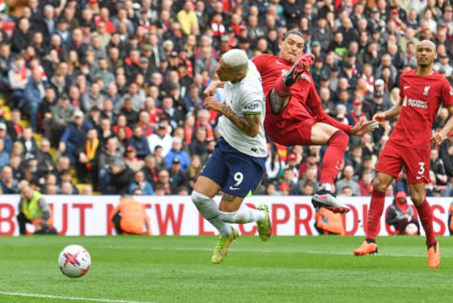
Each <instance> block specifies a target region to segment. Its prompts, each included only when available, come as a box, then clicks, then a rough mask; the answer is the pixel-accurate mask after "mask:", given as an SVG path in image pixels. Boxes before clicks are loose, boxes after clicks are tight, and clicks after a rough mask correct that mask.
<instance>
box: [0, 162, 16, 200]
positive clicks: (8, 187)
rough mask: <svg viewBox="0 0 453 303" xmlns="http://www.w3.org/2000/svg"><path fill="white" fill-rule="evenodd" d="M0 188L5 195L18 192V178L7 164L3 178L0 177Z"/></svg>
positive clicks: (3, 171) (3, 170)
mask: <svg viewBox="0 0 453 303" xmlns="http://www.w3.org/2000/svg"><path fill="white" fill-rule="evenodd" d="M0 188H1V190H2V193H3V194H5V195H12V194H18V193H19V188H18V180H16V179H15V178H14V175H13V169H12V167H11V166H9V165H7V166H4V167H3V168H2V178H1V179H0Z"/></svg>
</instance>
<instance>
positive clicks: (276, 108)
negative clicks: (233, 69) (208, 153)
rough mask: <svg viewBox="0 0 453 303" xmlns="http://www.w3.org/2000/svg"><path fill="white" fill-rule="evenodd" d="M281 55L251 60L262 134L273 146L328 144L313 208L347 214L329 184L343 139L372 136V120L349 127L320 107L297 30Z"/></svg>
mask: <svg viewBox="0 0 453 303" xmlns="http://www.w3.org/2000/svg"><path fill="white" fill-rule="evenodd" d="M279 47H280V55H279V56H278V57H277V56H272V55H260V56H257V57H255V58H253V59H252V60H253V62H254V63H255V65H256V67H257V69H258V71H259V72H260V74H261V78H262V83H263V89H264V94H265V95H266V98H267V101H266V119H265V121H264V127H265V130H266V134H267V135H268V136H269V137H270V138H271V139H272V140H273V141H274V142H276V143H278V144H281V145H285V146H293V145H328V147H327V150H326V153H325V155H324V159H323V163H322V171H321V180H320V181H321V186H320V188H319V190H318V191H317V192H316V194H315V195H314V196H313V199H312V203H313V205H314V206H315V207H324V208H327V209H330V210H331V211H333V212H335V213H346V212H348V211H349V207H348V206H347V205H346V204H344V203H343V202H341V201H339V200H338V199H337V198H336V197H335V195H334V194H333V193H332V184H333V182H334V180H335V178H336V176H337V174H338V171H339V169H340V168H341V166H342V163H343V156H344V152H345V151H346V148H347V146H348V142H349V137H348V135H352V136H354V135H362V134H364V133H365V132H369V131H372V129H370V128H369V127H368V128H367V126H369V125H370V124H371V123H372V122H373V121H368V122H365V121H364V120H360V121H359V122H358V123H357V124H356V125H355V126H354V127H352V126H350V125H346V124H344V123H341V122H338V121H337V120H335V119H333V118H331V117H330V116H329V115H327V114H326V113H325V112H324V110H323V109H322V106H321V99H320V98H319V96H318V93H317V92H316V88H315V85H314V83H313V79H312V77H311V75H310V74H309V72H308V70H309V68H310V66H311V65H312V63H313V61H314V56H313V55H311V54H308V55H303V50H304V47H305V39H304V36H303V35H302V33H301V32H300V31H297V30H290V31H288V32H286V33H285V34H284V35H283V38H282V41H280V45H279Z"/></svg>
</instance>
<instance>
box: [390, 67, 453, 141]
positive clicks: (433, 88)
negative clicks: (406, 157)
mask: <svg viewBox="0 0 453 303" xmlns="http://www.w3.org/2000/svg"><path fill="white" fill-rule="evenodd" d="M400 97H401V99H402V100H403V104H402V107H401V112H400V116H399V119H398V122H397V123H396V126H395V129H394V130H393V132H392V135H391V136H390V139H389V141H390V142H393V143H395V144H397V145H402V146H406V147H411V148H418V149H430V148H431V136H432V128H433V122H434V119H435V118H436V115H437V112H438V110H439V107H440V105H441V104H442V105H443V106H444V107H450V106H453V90H452V88H451V86H450V83H449V82H448V80H447V79H445V78H444V77H443V76H442V75H441V74H439V73H438V72H434V73H433V74H432V75H429V76H419V75H417V73H416V70H411V71H409V72H406V73H404V74H402V75H401V77H400Z"/></svg>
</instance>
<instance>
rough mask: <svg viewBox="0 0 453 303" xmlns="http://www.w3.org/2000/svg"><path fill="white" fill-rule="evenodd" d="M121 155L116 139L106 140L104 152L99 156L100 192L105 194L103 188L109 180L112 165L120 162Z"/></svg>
mask: <svg viewBox="0 0 453 303" xmlns="http://www.w3.org/2000/svg"><path fill="white" fill-rule="evenodd" d="M122 158H123V157H122V154H121V153H120V152H119V151H118V143H117V139H116V137H110V138H108V139H107V142H106V145H105V150H104V151H103V152H102V154H101V155H100V156H99V179H100V187H101V191H102V192H105V188H106V186H107V184H108V183H109V180H110V175H111V171H112V165H113V163H114V162H115V161H116V162H120V161H121V160H122Z"/></svg>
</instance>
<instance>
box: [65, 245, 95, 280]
mask: <svg viewBox="0 0 453 303" xmlns="http://www.w3.org/2000/svg"><path fill="white" fill-rule="evenodd" d="M58 265H59V266H60V271H61V272H62V273H63V274H64V275H65V276H68V277H70V278H79V277H81V276H84V275H85V274H86V273H87V272H88V271H89V270H90V266H91V257H90V253H89V252H88V251H87V250H86V249H85V248H83V247H82V246H80V245H69V246H66V247H65V248H64V249H63V250H62V251H61V253H60V256H59V257H58Z"/></svg>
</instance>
